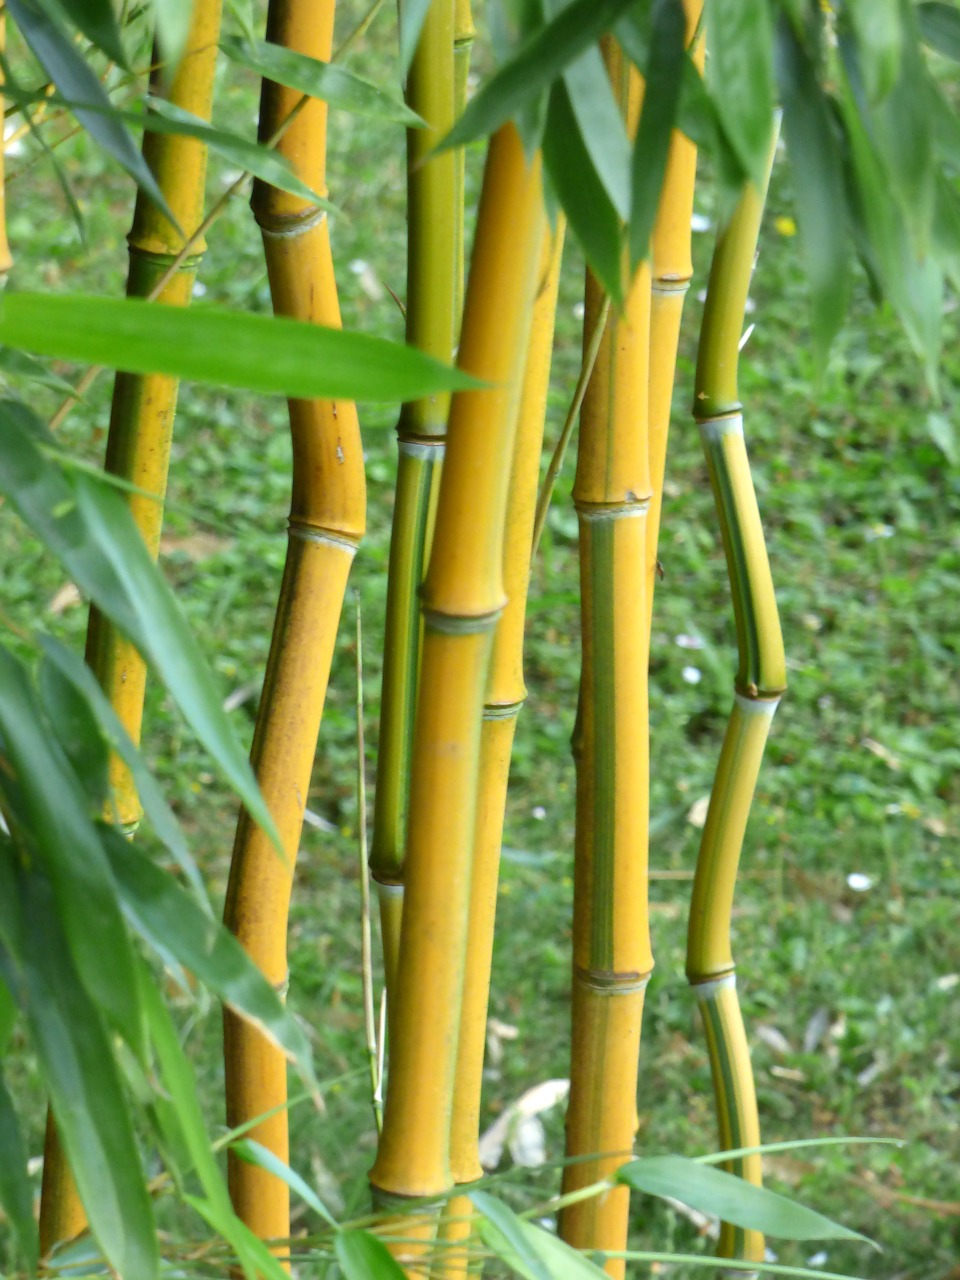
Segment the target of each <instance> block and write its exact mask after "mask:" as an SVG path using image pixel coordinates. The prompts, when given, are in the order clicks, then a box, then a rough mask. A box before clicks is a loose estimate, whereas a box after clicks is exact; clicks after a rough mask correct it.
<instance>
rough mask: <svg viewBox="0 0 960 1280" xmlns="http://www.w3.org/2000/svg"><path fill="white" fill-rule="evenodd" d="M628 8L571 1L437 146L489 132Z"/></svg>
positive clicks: (628, 0)
mask: <svg viewBox="0 0 960 1280" xmlns="http://www.w3.org/2000/svg"><path fill="white" fill-rule="evenodd" d="M632 3H633V0H572V3H570V4H568V5H566V7H565V8H563V9H562V10H561V11H560V13H559V14H558V15H557V16H556V17H555V18H554V19H553V20H552V21H550V22H548V23H547V24H546V26H544V27H541V28H540V30H539V31H537V32H535V33H534V34H533V35H531V36H529V37H528V38H527V39H526V40H524V42H523V43H522V45H521V46H520V49H519V50H518V51H517V53H516V55H515V56H514V57H513V58H512V59H511V60H510V61H509V62H508V63H507V64H506V65H505V66H503V67H501V68H500V70H499V71H498V72H497V73H496V74H495V75H494V76H492V77H491V79H490V80H488V81H487V83H486V84H485V85H484V86H483V88H482V89H481V90H480V91H479V93H477V94H476V95H475V96H474V97H473V98H472V99H471V100H470V102H469V104H468V105H467V109H466V110H465V111H464V113H463V115H462V116H461V117H460V119H459V120H458V121H457V123H456V124H455V125H454V126H453V128H452V129H451V130H450V132H449V133H448V134H447V136H446V138H444V139H443V141H442V142H441V144H440V145H441V146H442V147H453V146H462V145H463V144H464V143H466V142H472V141H473V139H474V138H480V137H483V136H485V135H486V134H489V133H493V132H494V130H495V129H498V128H499V127H500V125H502V124H505V123H506V121H507V120H509V119H511V118H512V117H513V116H515V115H516V114H517V113H518V112H519V111H521V110H522V109H523V108H524V106H526V105H527V104H528V103H529V102H530V101H531V99H533V98H535V97H537V96H538V95H539V94H540V93H541V92H543V91H544V90H546V89H549V88H550V86H551V85H552V84H553V82H554V81H555V80H556V79H557V77H558V76H560V75H561V74H562V73H563V71H564V70H565V68H566V67H568V66H569V65H570V63H571V62H573V61H574V59H575V58H577V57H579V56H580V54H582V53H583V52H584V50H585V49H587V48H588V47H589V46H590V45H591V44H593V43H594V41H596V40H597V39H599V37H600V36H602V35H603V33H604V32H605V31H608V30H609V29H610V28H611V27H612V26H613V24H614V23H615V22H616V21H617V19H618V18H619V17H620V15H621V14H622V13H623V12H624V11H625V10H626V9H627V8H629V6H630V5H631V4H632Z"/></svg>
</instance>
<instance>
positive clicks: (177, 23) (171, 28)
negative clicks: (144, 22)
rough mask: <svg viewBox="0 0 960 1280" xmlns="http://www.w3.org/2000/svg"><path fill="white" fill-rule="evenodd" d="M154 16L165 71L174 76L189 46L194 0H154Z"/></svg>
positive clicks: (169, 75)
mask: <svg viewBox="0 0 960 1280" xmlns="http://www.w3.org/2000/svg"><path fill="white" fill-rule="evenodd" d="M153 18H154V26H155V30H156V33H157V43H158V44H159V46H160V54H161V56H162V58H163V62H164V72H165V74H166V75H167V76H168V77H172V76H173V74H174V73H175V71H176V69H177V67H178V66H179V65H180V59H181V58H182V57H183V52H184V50H185V49H186V47H187V39H188V37H189V35H190V22H191V20H192V18H193V0H154V4H153Z"/></svg>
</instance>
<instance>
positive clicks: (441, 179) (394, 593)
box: [370, 0, 462, 1017]
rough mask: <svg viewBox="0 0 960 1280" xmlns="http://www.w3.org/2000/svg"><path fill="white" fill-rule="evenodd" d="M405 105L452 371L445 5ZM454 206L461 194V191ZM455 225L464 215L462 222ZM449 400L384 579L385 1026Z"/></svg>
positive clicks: (406, 423)
mask: <svg viewBox="0 0 960 1280" xmlns="http://www.w3.org/2000/svg"><path fill="white" fill-rule="evenodd" d="M406 100H407V104H408V105H409V106H410V107H411V108H412V109H413V110H414V111H416V112H417V114H418V115H419V116H421V118H422V119H424V120H425V121H426V122H427V125H428V127H427V128H426V129H408V130H407V191H408V214H407V220H408V231H407V238H408V250H407V341H408V342H409V343H411V344H412V345H414V346H417V347H419V348H420V349H421V350H422V351H426V352H427V353H428V354H429V355H432V356H435V357H436V358H437V359H438V360H443V361H445V362H447V363H449V362H450V361H451V360H452V358H453V343H454V330H455V327H456V321H455V307H456V297H455V295H456V287H457V277H456V255H457V247H458V232H457V227H458V222H459V219H458V204H457V194H458V193H457V169H458V163H459V161H458V154H459V153H457V152H453V151H450V150H447V151H441V152H439V153H437V154H436V155H433V154H431V153H432V152H433V149H434V147H435V146H436V144H437V143H438V142H439V141H440V139H441V138H443V137H444V136H445V134H446V133H447V132H448V131H449V129H450V127H451V126H452V124H453V121H454V117H455V88H454V0H432V3H431V5H430V7H429V9H428V11H427V16H426V19H425V21H424V24H423V29H422V31H421V34H420V39H419V42H418V44H417V49H416V53H415V54H414V58H413V62H412V64H411V67H410V75H409V78H408V80H407V90H406ZM460 197H461V200H462V187H461V189H460ZM461 217H462V214H461ZM449 406H450V398H449V396H445V395H435V396H430V397H427V398H424V399H422V400H416V401H413V402H411V403H410V404H406V405H404V406H403V408H402V410H401V413H400V421H399V423H398V425H397V436H398V443H399V453H400V456H399V463H398V469H397V490H396V501H395V504H394V514H393V533H392V538H391V544H390V565H389V574H388V578H387V616H386V629H385V634H384V656H383V690H382V696H381V712H380V750H379V755H378V768H377V789H376V797H375V804H374V818H373V840H372V844H371V850H370V870H371V874H372V876H373V878H374V880H375V881H376V884H377V895H378V899H379V903H380V927H381V935H382V939H383V952H384V970H385V977H386V988H387V1009H388V1017H389V1013H390V1010H391V1009H392V1005H393V993H394V990H395V987H396V968H397V957H398V952H399V945H400V921H401V916H402V911H403V864H404V857H405V850H406V825H407V805H408V802H409V785H410V752H411V748H412V738H413V714H414V708H415V705H416V694H417V672H418V668H419V662H420V643H421V624H420V609H419V603H418V600H417V590H418V588H419V586H420V583H421V582H422V580H423V573H424V568H425V564H426V560H427V556H428V555H429V550H430V538H431V533H432V525H433V518H434V515H435V510H436V500H437V492H438V483H439V479H440V467H441V463H442V461H443V449H444V444H445V441H446V426H447V415H448V412H449Z"/></svg>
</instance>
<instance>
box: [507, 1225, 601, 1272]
mask: <svg viewBox="0 0 960 1280" xmlns="http://www.w3.org/2000/svg"><path fill="white" fill-rule="evenodd" d="M520 1226H521V1228H522V1230H523V1233H524V1235H525V1236H526V1237H527V1241H528V1242H529V1244H530V1245H531V1246H532V1247H533V1248H534V1249H535V1250H536V1252H537V1253H538V1254H539V1256H540V1257H541V1258H542V1260H543V1261H544V1262H545V1263H546V1264H547V1266H548V1267H549V1269H550V1275H551V1276H553V1277H554V1280H559V1277H561V1276H562V1277H563V1280H603V1278H604V1277H605V1276H606V1275H607V1274H608V1273H607V1272H606V1271H604V1270H603V1269H602V1268H601V1267H598V1266H597V1264H596V1263H594V1262H591V1261H590V1259H589V1258H585V1257H584V1256H583V1254H582V1253H578V1252H577V1250H576V1249H572V1248H571V1247H570V1245H568V1244H567V1243H566V1242H565V1241H563V1240H560V1239H558V1237H557V1236H555V1235H554V1234H553V1233H552V1232H550V1231H545V1230H544V1229H543V1227H538V1226H535V1225H534V1223H532V1222H521V1223H520Z"/></svg>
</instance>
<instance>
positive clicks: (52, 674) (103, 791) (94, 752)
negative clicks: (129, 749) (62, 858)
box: [38, 662, 110, 812]
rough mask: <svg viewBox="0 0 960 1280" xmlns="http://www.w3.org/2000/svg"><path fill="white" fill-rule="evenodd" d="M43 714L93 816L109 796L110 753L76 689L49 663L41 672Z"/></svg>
mask: <svg viewBox="0 0 960 1280" xmlns="http://www.w3.org/2000/svg"><path fill="white" fill-rule="evenodd" d="M38 687H39V690H40V698H41V700H42V702H43V707H44V710H45V711H46V713H47V717H48V719H49V721H50V723H51V724H53V725H56V728H57V738H58V740H59V742H60V746H61V747H62V748H63V752H64V754H65V755H66V757H67V759H68V760H69V762H70V765H71V767H72V769H73V772H74V774H75V775H76V777H77V780H78V781H79V783H80V785H81V787H82V788H83V790H84V792H85V793H86V796H87V800H88V802H89V804H90V809H91V811H92V812H96V811H97V810H99V809H102V808H103V806H104V804H105V803H106V799H107V795H108V792H109V789H110V787H109V779H108V776H107V766H108V761H109V758H110V756H109V752H108V750H107V744H106V742H105V741H104V739H103V735H102V734H101V732H100V726H99V725H98V723H97V720H96V717H95V716H94V714H93V712H92V711H91V709H90V704H89V703H88V702H87V700H86V698H84V697H83V696H82V695H81V694H80V693H79V691H78V690H77V688H76V687H75V685H74V684H73V683H72V682H71V681H70V680H67V679H66V677H65V676H64V675H63V674H62V672H61V671H60V670H59V669H58V668H57V667H54V666H52V665H51V664H50V663H48V662H42V663H41V664H40V669H39V672H38Z"/></svg>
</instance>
